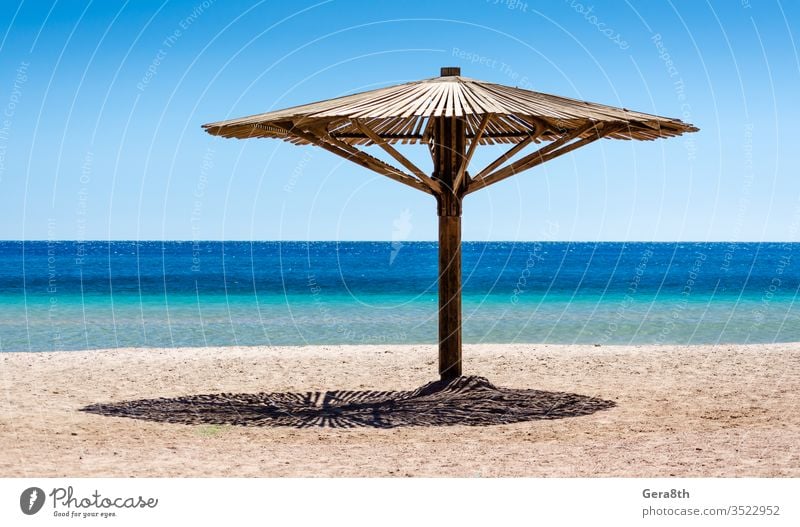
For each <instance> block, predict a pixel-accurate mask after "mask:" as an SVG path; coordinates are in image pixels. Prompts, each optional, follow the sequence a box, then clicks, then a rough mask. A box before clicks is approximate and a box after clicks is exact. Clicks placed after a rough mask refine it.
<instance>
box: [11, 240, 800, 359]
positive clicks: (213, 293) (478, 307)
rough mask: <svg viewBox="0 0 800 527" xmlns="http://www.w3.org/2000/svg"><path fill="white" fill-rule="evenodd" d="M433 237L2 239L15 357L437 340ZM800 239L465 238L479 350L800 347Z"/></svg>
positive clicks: (470, 323)
mask: <svg viewBox="0 0 800 527" xmlns="http://www.w3.org/2000/svg"><path fill="white" fill-rule="evenodd" d="M437 261H438V259H437V244H436V243H433V242H408V241H403V242H400V241H376V242H283V241H281V242H277V241H276V242H250V241H225V242H217V241H185V242H181V241H169V242H162V241H110V242H109V241H24V242H22V241H5V242H0V351H1V352H9V351H32V352H38V351H69V350H86V349H100V348H117V347H200V346H229V345H239V346H253V345H260V346H281V345H325V344H412V343H434V342H436V340H437V327H438V326H437V307H438V301H437ZM798 291H800V244H794V243H733V242H731V243H688V242H678V243H647V242H637V243H608V242H604V243H571V242H570V243H567V242H465V243H464V244H463V335H464V342H465V343H549V344H572V343H581V344H595V345H601V346H602V345H610V344H626V345H627V344H632V345H639V344H708V343H765V342H793V341H800V306H798V303H797V295H798Z"/></svg>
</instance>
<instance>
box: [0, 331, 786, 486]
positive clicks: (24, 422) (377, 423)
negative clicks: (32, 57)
mask: <svg viewBox="0 0 800 527" xmlns="http://www.w3.org/2000/svg"><path fill="white" fill-rule="evenodd" d="M435 357H436V350H435V348H434V347H433V346H426V345H417V346H319V347H284V348H267V347H241V348H240V347H226V348H202V349H115V350H101V351H89V352H61V353H2V354H0V388H2V390H3V392H2V403H0V442H2V445H3V448H2V453H0V476H6V477H7V476H26V477H41V476H52V477H76V476H96V477H104V476H112V477H113V476H156V477H162V476H163V477H167V476H170V477H171V476H245V477H247V476H465V477H493V476H559V477H571V476H647V477H659V476H737V477H738V476H792V477H798V476H800V446H799V445H800V416H798V408H800V344H772V345H749V346H741V345H735V346H734V345H721V346H714V347H712V346H693V347H674V346H662V347H650V346H641V347H639V346H637V347H634V346H630V347H613V346H611V347H608V346H603V347H594V346H545V345H534V344H526V345H495V344H482V345H472V346H465V350H464V359H465V363H464V371H465V374H469V375H473V374H474V375H480V376H483V377H485V378H487V379H488V381H485V380H483V379H480V378H469V379H465V380H464V381H463V382H462V383H461V385H459V386H456V387H452V388H451V389H450V390H449V391H445V392H442V391H441V390H440V389H439V388H441V387H438V386H436V385H434V386H433V387H431V386H429V387H427V388H426V389H424V390H422V391H417V392H414V390H416V389H418V388H420V387H421V386H424V385H425V384H426V383H428V382H430V381H432V380H434V379H435V378H436V363H435ZM490 383H491V384H490ZM492 385H494V386H496V387H497V388H494V387H493V386H492ZM503 388H507V390H505V391H503ZM387 391H389V392H391V393H385V392H387ZM396 391H399V392H400V393H395V392H396ZM221 393H222V394H226V395H214V396H211V397H200V396H201V395H204V394H221ZM267 394H272V395H267ZM142 400H146V401H144V402H142ZM137 401H138V402H137Z"/></svg>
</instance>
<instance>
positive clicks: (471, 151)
mask: <svg viewBox="0 0 800 527" xmlns="http://www.w3.org/2000/svg"><path fill="white" fill-rule="evenodd" d="M491 118H492V114H491V113H487V114H484V116H483V119H482V120H481V124H480V125H479V126H478V130H477V131H476V132H475V137H473V138H472V142H470V144H469V149H468V150H467V154H466V155H465V156H464V159H463V160H462V161H461V166H460V167H458V173H457V174H456V178H455V180H454V182H453V188H461V181H462V180H463V179H464V175H465V174H466V173H467V167H468V166H469V162H470V161H471V160H472V156H473V154H475V150H477V147H478V144H479V143H480V141H481V137H482V136H483V132H484V131H485V130H486V127H487V126H488V125H489V121H490V120H491Z"/></svg>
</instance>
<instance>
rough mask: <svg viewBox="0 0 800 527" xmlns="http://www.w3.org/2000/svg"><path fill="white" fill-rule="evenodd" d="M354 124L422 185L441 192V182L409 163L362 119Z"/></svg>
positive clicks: (354, 121)
mask: <svg viewBox="0 0 800 527" xmlns="http://www.w3.org/2000/svg"><path fill="white" fill-rule="evenodd" d="M353 123H354V124H355V125H356V127H357V128H358V129H359V130H361V131H362V132H363V133H364V135H366V136H367V137H369V138H370V139H371V140H372V142H373V143H375V144H376V145H378V146H379V147H381V148H382V149H383V150H384V151H385V152H386V153H387V154H389V155H390V156H392V157H393V158H394V159H395V160H397V162H399V163H400V164H401V165H403V166H404V167H406V168H407V169H408V170H410V171H411V173H413V174H414V175H415V176H417V178H419V180H420V181H421V182H422V183H424V184H425V185H427V186H428V187H430V189H431V190H433V191H434V192H440V191H441V187H440V185H439V182H437V181H434V180H433V179H431V178H430V177H428V175H427V174H425V172H423V171H422V170H421V169H420V168H419V167H417V165H415V164H414V163H412V162H411V161H409V160H408V158H407V157H406V156H404V155H403V154H401V153H400V152H398V151H397V149H396V148H394V147H393V146H392V145H390V144H389V143H388V142H387V141H386V140H385V139H383V138H381V137H380V136H379V135H378V134H377V133H375V130H373V129H372V128H370V127H369V126H367V124H366V123H365V122H363V121H362V120H361V119H353Z"/></svg>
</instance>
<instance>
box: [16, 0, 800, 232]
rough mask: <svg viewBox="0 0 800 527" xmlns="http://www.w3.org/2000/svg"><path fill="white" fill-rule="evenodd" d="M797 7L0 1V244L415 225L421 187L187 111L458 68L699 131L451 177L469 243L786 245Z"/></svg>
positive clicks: (243, 109) (218, 109) (797, 186)
mask: <svg viewBox="0 0 800 527" xmlns="http://www.w3.org/2000/svg"><path fill="white" fill-rule="evenodd" d="M798 21H800V3H798V2H771V1H766V0H765V1H759V2H756V1H755V0H750V1H747V0H743V1H741V2H739V1H724V2H723V1H718V2H709V3H706V2H702V1H673V2H669V1H664V2H661V1H648V2H645V1H639V2H623V1H619V2H606V1H592V2H590V1H588V0H587V1H585V2H577V1H573V0H567V1H547V2H544V1H541V2H539V1H535V0H527V2H524V1H519V2H517V1H507V0H497V1H495V0H474V1H466V2H456V1H441V0H440V1H433V2H431V1H412V2H409V1H404V2H348V1H343V0H332V1H322V2H277V1H224V2H223V1H222V0H217V1H216V2H212V1H210V0H208V1H206V2H201V1H185V2H179V1H168V2H163V3H162V2H157V1H130V2H122V1H113V0H103V1H94V2H87V3H84V2H78V1H61V2H57V3H54V4H51V3H50V2H47V1H27V2H24V3H19V4H16V3H15V2H13V1H11V0H4V2H3V9H2V11H0V38H1V39H2V40H0V112H2V115H1V116H0V210H1V211H2V221H0V239H45V238H48V237H51V238H57V239H223V240H232V239H254V240H271V239H294V240H297V239H299V240H306V239H313V240H320V239H322V240H330V239H339V240H352V239H354V240H389V239H393V238H395V239H410V240H430V239H435V236H436V216H435V204H434V201H433V199H432V198H430V197H429V196H426V195H424V194H422V193H419V192H417V191H414V190H411V189H407V188H406V187H404V186H402V185H398V184H396V183H394V182H392V181H389V180H386V179H384V178H382V177H381V176H378V175H375V174H373V173H371V172H369V171H367V170H366V169H362V168H360V167H357V166H355V165H350V164H347V163H345V162H343V161H342V160H340V159H339V158H337V157H335V156H333V155H331V154H328V153H326V152H322V151H319V150H317V149H316V148H313V147H295V146H292V145H289V144H285V143H283V142H281V141H275V140H248V141H237V140H231V139H221V138H214V137H211V136H208V135H206V134H205V133H204V132H203V131H202V130H201V128H200V125H201V124H203V123H206V122H209V121H215V120H220V119H224V118H228V117H237V116H241V115H248V114H253V113H259V112H262V111H266V110H269V109H277V108H281V107H285V106H290V105H295V104H300V103H304V102H311V101H316V100H320V99H326V98H330V97H333V96H338V95H342V94H346V93H351V92H356V91H361V90H365V89H371V88H376V87H380V86H384V85H388V84H394V83H400V82H406V81H409V80H414V79H418V78H426V77H433V76H436V75H438V71H439V67H440V66H445V65H456V66H461V68H462V74H463V75H465V76H469V77H474V78H480V79H485V80H490V81H494V82H498V83H504V84H510V85H517V86H520V87H525V88H529V89H533V90H537V91H542V92H548V93H557V94H562V95H566V96H571V97H577V98H582V99H586V100H590V101H597V102H603V103H609V104H614V105H619V106H625V107H627V108H631V109H637V110H641V111H646V112H652V113H657V114H661V115H667V116H673V117H681V118H684V119H685V120H688V121H691V122H692V123H694V124H696V125H697V126H699V127H700V128H701V132H700V133H698V134H692V135H691V136H687V138H686V139H684V138H677V139H672V140H661V141H655V142H628V141H602V142H600V143H595V144H592V145H590V146H588V147H586V148H584V149H581V150H579V151H577V152H575V153H574V154H570V155H567V156H564V157H562V158H559V159H557V160H554V161H552V162H551V163H548V164H547V165H544V166H542V167H539V168H538V169H535V170H533V171H530V172H527V173H525V174H523V175H520V176H518V177H516V178H512V179H510V180H507V181H505V182H502V183H499V184H497V185H495V186H493V187H492V188H491V189H487V190H486V191H483V192H480V193H477V194H473V195H470V196H469V197H468V198H467V200H466V202H465V218H464V238H465V239H467V240H739V241H742V240H791V241H798V239H800V177H798V176H800V163H799V162H798V160H800V147H798V144H799V143H800V137H798V132H797V130H796V128H795V124H796V123H797V122H798V121H800V119H799V118H800V109H798V108H799V107H800V105H798V104H797V93H798V92H799V91H800V62H799V61H798V50H797V46H796V44H797V43H796V41H795V40H796V39H800V31H799V30H798V29H800V28H799V27H798V26H800V24H799V23H798ZM667 59H669V60H670V61H671V63H668V62H667ZM409 152H411V153H410V154H409V156H410V157H412V158H413V159H415V160H417V161H419V162H420V163H421V164H424V163H429V160H428V159H426V154H425V152H424V151H423V147H411V149H410V150H409ZM496 154H497V152H496V151H494V150H492V149H487V150H486V151H485V152H481V153H480V154H479V155H477V156H476V158H475V160H474V161H473V163H474V166H480V165H482V164H483V163H486V162H488V161H489V160H490V158H493V157H494V156H495V155H496Z"/></svg>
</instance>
